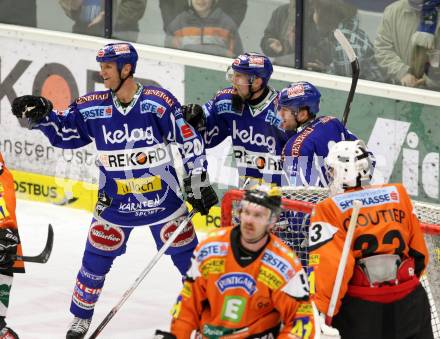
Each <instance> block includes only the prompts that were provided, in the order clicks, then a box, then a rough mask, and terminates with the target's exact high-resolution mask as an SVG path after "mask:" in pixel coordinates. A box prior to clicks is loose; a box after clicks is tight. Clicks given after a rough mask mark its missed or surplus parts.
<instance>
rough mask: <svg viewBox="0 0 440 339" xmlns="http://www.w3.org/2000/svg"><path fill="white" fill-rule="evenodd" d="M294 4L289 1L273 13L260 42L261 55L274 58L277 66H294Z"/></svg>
mask: <svg viewBox="0 0 440 339" xmlns="http://www.w3.org/2000/svg"><path fill="white" fill-rule="evenodd" d="M295 3H296V0H290V3H288V4H283V5H281V6H279V7H277V8H276V9H275V10H274V11H273V13H272V16H271V18H270V20H269V23H268V25H267V27H266V29H265V30H264V36H263V38H262V39H261V42H260V46H261V50H262V51H263V53H264V54H266V55H267V56H269V57H275V58H274V60H273V63H274V64H277V65H282V66H294V65H295V14H296V13H295Z"/></svg>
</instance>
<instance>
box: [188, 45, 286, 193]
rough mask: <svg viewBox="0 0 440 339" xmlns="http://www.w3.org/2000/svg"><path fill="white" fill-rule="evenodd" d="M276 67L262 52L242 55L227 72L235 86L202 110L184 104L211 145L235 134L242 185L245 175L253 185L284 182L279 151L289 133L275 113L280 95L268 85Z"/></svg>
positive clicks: (194, 122) (190, 121) (225, 90)
mask: <svg viewBox="0 0 440 339" xmlns="http://www.w3.org/2000/svg"><path fill="white" fill-rule="evenodd" d="M272 71H273V68H272V63H271V61H270V60H269V58H268V57H266V56H264V55H262V54H257V53H245V54H242V55H239V56H238V57H237V58H236V59H235V60H234V61H233V63H232V65H231V66H230V67H229V68H228V71H227V79H228V80H229V81H230V82H231V83H232V86H231V87H228V88H224V89H222V90H221V91H219V92H217V94H216V95H215V96H214V98H213V99H211V100H209V101H208V102H207V103H206V104H205V105H203V108H202V107H201V106H199V105H196V104H190V105H187V106H183V112H184V115H185V120H187V121H188V122H189V123H190V124H192V125H193V126H194V127H195V128H196V129H197V130H199V131H203V133H204V139H205V142H206V147H207V148H211V147H214V146H217V145H218V144H220V143H221V142H222V141H223V140H225V139H226V138H227V137H229V136H230V137H231V138H232V145H233V155H234V158H235V162H236V164H237V167H238V171H239V175H240V181H241V183H243V182H244V181H245V180H246V179H247V178H251V179H256V180H252V181H251V182H252V183H262V182H263V181H264V182H268V183H276V184H278V185H279V184H280V182H281V175H282V173H283V172H282V161H281V151H282V148H283V146H284V144H285V142H286V141H287V139H288V135H287V134H286V132H285V131H284V130H283V129H282V128H281V120H280V118H279V117H278V116H277V110H276V100H277V94H278V93H277V91H276V90H274V89H273V88H271V87H270V86H268V81H269V79H270V76H271V75H272ZM241 183H240V187H241V186H242V184H241Z"/></svg>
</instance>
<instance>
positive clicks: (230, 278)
mask: <svg viewBox="0 0 440 339" xmlns="http://www.w3.org/2000/svg"><path fill="white" fill-rule="evenodd" d="M215 284H216V285H217V288H218V289H219V290H220V292H222V293H224V292H225V291H227V290H229V289H233V288H240V289H242V290H244V291H245V292H246V293H247V294H249V295H250V296H252V295H253V294H254V293H255V291H256V290H257V283H256V281H255V280H254V278H253V277H252V276H251V275H249V274H247V273H238V272H232V273H228V274H225V275H222V276H221V277H220V279H218V280H217V281H216V282H215Z"/></svg>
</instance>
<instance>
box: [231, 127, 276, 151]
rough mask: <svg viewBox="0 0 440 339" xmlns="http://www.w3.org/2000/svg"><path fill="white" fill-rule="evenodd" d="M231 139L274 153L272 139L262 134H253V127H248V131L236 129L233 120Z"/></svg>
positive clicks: (273, 141)
mask: <svg viewBox="0 0 440 339" xmlns="http://www.w3.org/2000/svg"><path fill="white" fill-rule="evenodd" d="M232 139H234V140H237V139H238V140H240V141H241V142H242V143H244V144H250V145H255V146H260V147H263V148H265V149H264V150H265V151H266V150H267V151H269V152H271V153H275V146H276V141H275V138H274V137H271V136H266V135H265V134H263V133H257V132H255V133H254V127H253V126H249V131H248V130H246V129H238V128H237V122H236V121H235V120H234V121H233V122H232ZM255 150H256V149H255Z"/></svg>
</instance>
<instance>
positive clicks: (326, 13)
mask: <svg viewBox="0 0 440 339" xmlns="http://www.w3.org/2000/svg"><path fill="white" fill-rule="evenodd" d="M312 10H313V21H314V23H315V24H316V28H317V31H318V39H317V41H316V44H313V43H312V45H315V48H314V51H315V55H314V56H311V59H309V60H307V59H306V68H307V69H309V70H314V71H319V72H326V73H330V74H336V75H343V76H350V75H351V64H350V61H349V60H348V58H347V56H346V55H345V53H344V51H343V49H342V47H341V45H340V44H339V43H338V42H337V40H336V39H335V37H334V35H333V32H334V30H335V29H336V28H339V29H340V30H341V32H342V33H343V34H344V35H345V37H346V38H347V39H348V41H350V44H351V45H352V47H353V49H354V51H355V53H356V55H357V57H358V59H359V64H360V69H361V73H360V77H361V78H363V79H367V80H374V81H382V80H383V75H382V71H381V70H380V68H379V66H378V65H377V62H376V59H375V58H374V47H373V44H372V43H371V41H370V39H369V38H368V35H367V33H366V32H365V31H364V30H362V29H361V28H360V27H359V18H358V16H357V8H356V7H355V6H353V5H351V4H349V3H347V2H346V1H344V0H312ZM307 42H308V43H310V41H308V40H307Z"/></svg>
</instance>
